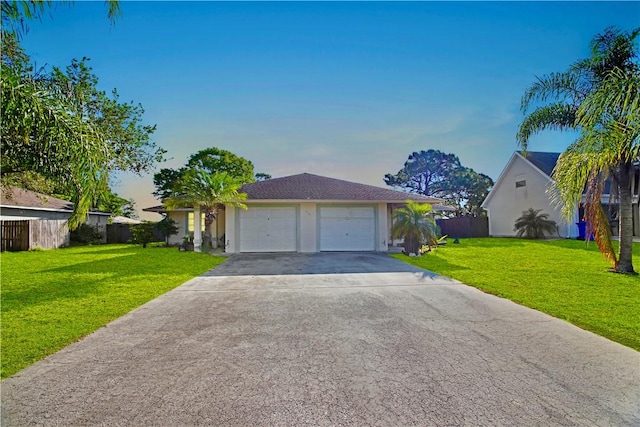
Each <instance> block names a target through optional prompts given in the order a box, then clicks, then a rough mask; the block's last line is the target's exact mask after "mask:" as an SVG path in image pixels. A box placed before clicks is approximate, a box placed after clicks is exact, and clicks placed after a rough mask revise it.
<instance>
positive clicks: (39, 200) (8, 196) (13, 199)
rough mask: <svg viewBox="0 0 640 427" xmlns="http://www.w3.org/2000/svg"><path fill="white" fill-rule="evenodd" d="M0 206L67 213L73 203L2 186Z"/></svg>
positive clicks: (71, 208)
mask: <svg viewBox="0 0 640 427" xmlns="http://www.w3.org/2000/svg"><path fill="white" fill-rule="evenodd" d="M0 205H2V206H20V207H24V208H35V209H59V210H67V211H69V212H71V211H72V210H73V203H71V202H70V201H68V200H62V199H57V198H55V197H53V196H47V195H44V194H41V193H36V192H35V191H30V190H25V189H23V188H18V187H4V186H3V187H2V196H1V197H0Z"/></svg>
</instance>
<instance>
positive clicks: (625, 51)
mask: <svg viewBox="0 0 640 427" xmlns="http://www.w3.org/2000/svg"><path fill="white" fill-rule="evenodd" d="M639 34H640V28H637V29H635V30H634V31H632V32H631V33H621V32H620V31H619V30H616V29H613V28H608V29H606V30H605V31H604V33H602V34H600V35H598V36H596V37H595V38H594V39H593V40H592V42H591V50H592V54H591V57H590V58H588V59H585V60H582V61H578V62H576V63H575V64H573V65H572V66H571V67H570V68H569V70H568V71H566V72H564V73H554V74H550V75H548V76H545V77H542V78H539V79H538V81H537V82H536V83H534V84H533V85H532V86H531V87H530V88H529V89H528V90H527V91H526V92H525V94H524V96H523V98H522V110H523V112H525V113H527V112H528V110H529V109H530V107H532V105H533V103H534V102H536V101H537V102H541V103H542V105H539V106H537V108H535V109H534V110H533V111H532V112H531V113H530V114H528V115H527V116H526V117H525V118H524V120H523V121H522V123H521V125H520V129H519V131H518V135H517V139H518V142H519V144H520V145H521V146H522V148H523V149H525V150H526V149H527V146H528V142H529V138H530V137H531V136H532V135H533V134H535V133H537V132H539V131H542V130H545V129H553V130H572V129H573V130H578V131H579V132H580V135H579V137H578V139H577V140H576V141H575V142H574V143H573V144H572V145H571V146H569V147H568V148H567V150H566V151H565V152H564V153H562V155H561V156H560V158H559V160H558V163H557V164H556V167H555V169H554V172H553V179H554V181H555V186H554V189H553V190H552V192H553V194H554V197H555V199H556V201H557V202H558V203H559V204H561V206H562V210H563V213H564V215H565V216H566V217H567V218H568V219H571V217H572V215H573V213H574V212H575V209H576V207H577V206H578V205H579V203H580V202H581V199H582V197H583V194H584V199H585V219H586V220H587V224H588V227H589V229H588V230H587V234H591V233H593V234H594V235H595V240H596V243H597V245H598V248H599V249H600V251H601V252H602V253H603V254H604V256H605V257H606V258H607V259H608V260H610V261H611V263H612V265H613V271H616V272H620V273H634V269H633V262H632V251H631V248H632V241H633V225H632V224H633V215H632V204H631V200H632V194H631V180H632V179H631V177H632V176H633V173H634V167H635V166H634V164H635V163H636V162H637V160H638V158H639V154H640V153H639V150H640V140H639V137H638V135H639V130H638V127H639V120H638V107H639V105H638V103H639V101H638V98H639V97H640V95H639V92H638V89H639V85H638V79H639V75H640V67H639V66H638V52H637V46H636V39H637V37H638V35H639ZM607 179H610V180H611V183H612V187H613V188H614V189H615V190H616V193H617V194H618V196H619V203H620V207H619V219H620V225H619V227H620V230H619V235H620V249H619V252H618V254H616V252H615V250H614V247H613V245H612V243H611V229H610V225H609V222H608V220H607V217H606V213H605V211H604V209H603V207H602V204H601V196H602V193H603V189H604V183H605V181H606V180H607Z"/></svg>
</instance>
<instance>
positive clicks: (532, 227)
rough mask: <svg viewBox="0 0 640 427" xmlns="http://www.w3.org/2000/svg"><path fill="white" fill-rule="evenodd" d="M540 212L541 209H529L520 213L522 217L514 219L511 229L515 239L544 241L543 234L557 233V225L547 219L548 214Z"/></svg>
mask: <svg viewBox="0 0 640 427" xmlns="http://www.w3.org/2000/svg"><path fill="white" fill-rule="evenodd" d="M540 212H542V209H533V208H529V209H527V210H526V211H522V215H521V216H520V217H519V218H518V219H516V222H515V224H514V227H513V231H515V232H516V236H517V237H523V236H524V237H526V238H527V239H544V238H545V233H547V234H549V235H551V234H553V233H557V232H558V224H556V222H555V221H553V220H550V219H549V214H546V213H540Z"/></svg>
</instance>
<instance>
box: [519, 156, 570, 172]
mask: <svg viewBox="0 0 640 427" xmlns="http://www.w3.org/2000/svg"><path fill="white" fill-rule="evenodd" d="M519 153H520V154H521V155H522V157H524V158H525V159H527V160H529V161H530V162H531V163H533V165H534V166H535V167H537V168H538V169H540V170H541V171H542V172H544V173H545V174H547V176H549V177H551V173H552V172H553V168H555V167H556V163H558V157H560V153H545V152H542V151H527V152H526V153H525V152H522V151H519Z"/></svg>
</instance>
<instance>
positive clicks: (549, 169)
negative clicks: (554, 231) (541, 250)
mask: <svg viewBox="0 0 640 427" xmlns="http://www.w3.org/2000/svg"><path fill="white" fill-rule="evenodd" d="M559 157H560V153H546V152H536V151H528V152H527V153H526V155H525V154H524V153H523V152H521V151H516V152H514V153H513V155H512V156H511V158H510V159H509V162H508V163H507V165H506V166H505V168H504V170H503V171H502V173H501V174H500V177H499V178H498V180H497V181H496V183H495V185H494V186H493V188H492V189H491V192H490V193H489V195H488V196H487V198H486V199H485V201H484V202H483V203H482V207H483V208H484V209H485V210H486V211H487V216H488V217H489V235H490V236H515V234H516V232H515V231H514V229H513V225H514V223H515V221H516V219H517V218H518V217H520V216H521V215H522V212H523V211H525V210H527V209H529V208H534V209H541V210H542V212H543V213H546V214H548V215H549V219H551V220H553V221H555V222H556V223H557V224H558V235H559V237H566V238H573V237H577V236H578V226H577V223H578V222H579V221H580V219H582V218H583V217H584V215H583V212H582V209H579V210H577V211H576V212H575V214H574V215H573V218H572V219H571V220H570V221H567V220H566V219H565V218H564V216H563V215H562V213H561V208H560V207H559V206H558V205H557V204H556V203H555V202H554V201H552V197H551V196H550V194H549V192H548V190H549V188H550V187H551V185H552V184H553V180H552V178H551V174H552V173H553V169H554V168H555V166H556V163H557V161H558V158H559ZM609 187H610V186H609V185H607V187H606V192H605V194H603V196H602V203H603V204H605V207H606V208H607V211H608V212H612V210H611V209H608V207H609V206H608V205H609V204H610V202H612V200H611V196H610V194H609V191H608V189H609ZM633 194H634V196H633V215H634V234H635V235H639V234H640V229H639V226H640V221H638V219H639V218H638V175H637V173H636V178H635V179H634V192H633ZM613 211H615V206H614V209H613ZM612 216H613V217H614V218H615V214H613V215H612ZM611 223H612V228H613V231H614V234H617V221H615V219H612V220H611Z"/></svg>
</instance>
